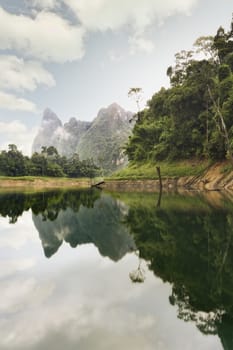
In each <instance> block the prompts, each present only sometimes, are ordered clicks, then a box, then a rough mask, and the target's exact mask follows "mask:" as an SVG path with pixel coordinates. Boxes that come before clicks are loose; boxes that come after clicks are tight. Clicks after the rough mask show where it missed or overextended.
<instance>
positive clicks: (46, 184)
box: [0, 176, 91, 190]
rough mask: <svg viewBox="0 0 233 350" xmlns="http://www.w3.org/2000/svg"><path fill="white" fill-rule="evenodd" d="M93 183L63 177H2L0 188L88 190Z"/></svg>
mask: <svg viewBox="0 0 233 350" xmlns="http://www.w3.org/2000/svg"><path fill="white" fill-rule="evenodd" d="M90 185H91V182H90V179H88V178H75V179H74V178H65V177H64V178H63V177H42V176H41V177H39V176H20V177H8V176H0V188H1V190H2V189H12V190H14V189H19V188H23V189H28V188H32V189H36V190H37V189H57V188H75V187H76V188H88V187H90Z"/></svg>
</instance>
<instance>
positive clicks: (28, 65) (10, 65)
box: [0, 55, 55, 91]
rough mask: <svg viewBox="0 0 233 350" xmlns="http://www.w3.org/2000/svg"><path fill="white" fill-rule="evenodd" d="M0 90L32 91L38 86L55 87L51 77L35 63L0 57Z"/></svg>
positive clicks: (12, 57)
mask: <svg viewBox="0 0 233 350" xmlns="http://www.w3.org/2000/svg"><path fill="white" fill-rule="evenodd" d="M0 72H1V75H0V89H7V90H21V91H22V90H29V91H34V90H35V89H36V88H37V86H38V85H40V84H44V85H46V86H48V87H52V86H54V85H55V80H54V78H53V76H52V75H51V74H50V73H49V72H48V71H47V70H46V69H45V68H43V66H42V65H41V63H39V62H36V61H25V60H24V59H22V58H21V59H20V58H18V57H16V56H9V55H2V56H0Z"/></svg>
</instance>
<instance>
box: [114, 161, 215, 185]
mask: <svg viewBox="0 0 233 350" xmlns="http://www.w3.org/2000/svg"><path fill="white" fill-rule="evenodd" d="M156 166H160V169H161V174H162V176H163V177H181V176H197V175H200V174H201V173H203V172H204V170H206V169H207V167H208V166H209V162H208V161H202V162H196V161H193V162H192V161H173V162H166V161H163V162H156ZM111 179H115V180H124V179H126V180H127V179H135V180H136V179H158V174H157V171H156V167H155V164H154V163H151V162H147V163H145V162H142V163H138V162H137V163H131V164H130V165H129V166H128V167H127V168H124V169H122V170H120V171H118V172H117V173H114V174H113V175H112V177H111Z"/></svg>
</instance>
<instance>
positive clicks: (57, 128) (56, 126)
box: [32, 108, 91, 157]
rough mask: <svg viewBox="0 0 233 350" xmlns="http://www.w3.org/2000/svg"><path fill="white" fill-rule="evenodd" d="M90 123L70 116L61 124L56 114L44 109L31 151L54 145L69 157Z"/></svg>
mask: <svg viewBox="0 0 233 350" xmlns="http://www.w3.org/2000/svg"><path fill="white" fill-rule="evenodd" d="M90 125H91V123H90V122H84V121H80V120H76V119H75V118H71V119H70V120H69V122H68V123H65V124H64V126H63V125H62V122H61V121H60V119H59V118H58V117H57V115H56V114H55V113H54V112H53V111H51V110H50V109H49V108H47V109H46V110H45V111H44V114H43V118H42V123H41V126H40V129H39V131H38V134H37V135H36V137H35V139H34V142H33V145H32V152H33V153H34V152H41V147H42V146H46V147H49V146H54V147H56V149H57V150H58V152H59V154H61V155H64V156H67V157H69V156H71V155H72V154H73V153H75V151H76V148H77V145H78V142H79V141H80V138H81V137H82V135H83V134H84V133H85V132H86V131H87V130H88V128H89V127H90Z"/></svg>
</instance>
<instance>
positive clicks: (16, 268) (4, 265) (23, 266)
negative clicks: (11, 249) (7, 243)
mask: <svg viewBox="0 0 233 350" xmlns="http://www.w3.org/2000/svg"><path fill="white" fill-rule="evenodd" d="M35 264H36V260H35V259H32V258H31V259H19V260H10V259H9V260H2V261H1V265H0V278H3V277H4V278H5V277H9V276H10V275H12V274H14V273H17V272H20V271H24V270H27V269H30V268H32V267H33V266H35Z"/></svg>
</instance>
